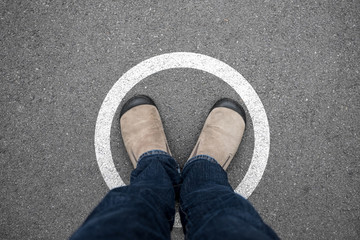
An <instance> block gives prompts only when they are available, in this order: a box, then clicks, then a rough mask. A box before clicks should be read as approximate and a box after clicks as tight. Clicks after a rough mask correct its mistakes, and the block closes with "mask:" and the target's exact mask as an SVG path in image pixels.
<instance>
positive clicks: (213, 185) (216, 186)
mask: <svg viewBox="0 0 360 240" xmlns="http://www.w3.org/2000/svg"><path fill="white" fill-rule="evenodd" d="M190 161H191V162H189V163H188V164H186V166H185V167H184V169H183V172H182V175H183V179H184V180H183V183H182V187H181V191H180V215H181V221H182V225H183V228H184V233H185V235H186V239H229V240H230V239H264V240H265V239H278V238H277V236H276V234H275V233H274V231H273V230H272V229H271V228H270V227H268V226H267V225H266V224H265V223H264V222H263V221H262V219H261V217H260V216H259V214H258V213H257V212H256V210H255V209H254V208H253V207H252V206H251V204H250V203H249V202H248V201H247V200H246V199H244V198H243V197H242V196H240V195H239V194H237V193H235V192H234V190H233V189H232V188H231V186H230V184H229V182H228V179H227V174H226V172H225V171H224V170H223V168H222V167H221V166H220V165H219V164H218V163H217V161H216V160H215V159H213V158H211V157H210V156H205V155H198V156H195V157H194V158H192V159H191V160H190Z"/></svg>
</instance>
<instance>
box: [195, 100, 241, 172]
mask: <svg viewBox="0 0 360 240" xmlns="http://www.w3.org/2000/svg"><path fill="white" fill-rule="evenodd" d="M245 121H246V118H245V111H244V109H243V108H242V107H241V106H240V105H239V104H238V103H237V102H235V101H233V100H231V99H227V98H224V99H221V100H219V101H217V102H216V103H215V105H214V106H213V107H212V109H211V111H210V113H209V115H208V117H207V119H206V121H205V124H204V127H203V129H202V130H201V133H200V136H199V139H198V141H197V143H196V145H195V147H194V149H193V151H192V153H191V155H190V157H189V159H191V158H192V157H194V156H197V155H208V156H210V157H212V158H214V159H215V160H216V161H217V162H218V163H219V164H220V165H221V166H222V167H223V169H225V170H226V168H227V167H228V166H229V164H230V162H231V160H232V159H233V157H234V155H235V153H236V152H237V150H238V148H239V145H240V142H241V139H242V136H243V134H244V130H245Z"/></svg>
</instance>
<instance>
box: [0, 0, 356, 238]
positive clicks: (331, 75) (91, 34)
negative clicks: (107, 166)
mask: <svg viewBox="0 0 360 240" xmlns="http://www.w3.org/2000/svg"><path fill="white" fill-rule="evenodd" d="M359 13H360V2H359V1H326V2H325V1H276V0H275V1H269V0H264V1H128V2H125V1H77V2H75V1H51V0H42V1H31V2H30V1H4V0H1V1H0V14H1V15H0V26H1V31H0V55H1V56H0V73H1V75H0V76H1V88H0V89H1V93H0V101H1V111H0V113H1V122H0V164H1V165H0V184H1V188H0V239H66V238H68V237H69V236H70V235H71V233H72V232H73V231H75V230H76V229H77V227H79V225H80V224H81V223H82V222H83V220H84V219H85V218H86V216H87V215H88V214H89V213H90V211H91V210H92V209H93V208H94V207H95V206H96V205H97V203H98V202H99V201H100V200H101V199H102V197H103V196H104V195H105V194H106V192H107V191H108V188H107V186H106V184H105V182H104V180H103V178H102V176H101V174H100V171H99V169H98V166H97V163H96V157H95V151H94V130H95V123H96V118H97V114H98V111H99V109H100V106H101V104H102V101H103V99H104V98H105V96H106V94H107V92H108V91H109V90H110V89H111V87H112V85H113V84H114V83H115V82H116V81H117V79H118V78H119V77H120V76H121V75H122V74H123V73H125V72H126V71H127V70H129V69H130V68H131V67H132V66H134V65H136V64H137V63H140V62H141V61H143V60H145V59H148V58H150V57H153V56H156V55H159V54H162V53H167V52H176V51H181V52H196V53H201V54H205V55H208V56H211V57H214V58H217V59H219V60H221V61H223V62H225V63H227V64H229V65H230V66H232V67H233V68H235V69H236V70H237V71H239V72H240V73H241V74H242V75H243V76H244V77H245V78H246V79H247V81H249V83H250V84H251V85H252V86H253V88H254V89H255V90H256V92H257V93H258V95H259V97H260V99H261V100H262V102H263V104H264V107H265V110H266V112H267V116H268V119H269V124H270V134H271V135H270V137H271V149H270V157H269V160H268V166H267V168H266V171H265V173H264V175H263V178H262V180H261V182H260V183H259V185H258V187H257V188H256V190H255V191H254V193H253V194H252V196H251V197H250V198H249V200H250V201H251V202H252V203H253V205H254V206H255V208H256V209H257V210H258V211H259V213H260V215H261V216H262V217H263V219H264V220H265V221H266V222H267V223H268V224H269V225H270V226H272V228H273V229H274V230H275V231H276V232H277V233H278V234H279V236H280V237H281V238H283V239H359V238H360V208H359V202H360V198H359V197H360V161H359V156H360V150H359V138H360V136H359V135H360V128H359V123H358V121H359V119H360V116H359V113H360V111H359V110H360V109H359V107H360V98H359V91H360V84H359V76H360V75H359V71H360V64H359V63H360V57H359V48H360V47H359V46H360V39H359V38H360V30H359V29H360V28H359V27H360V17H359V16H360V15H359ZM137 93H143V94H148V95H150V96H151V97H152V98H153V99H154V100H155V101H156V103H157V104H158V105H159V109H160V112H161V115H162V118H163V121H164V125H165V129H166V133H167V136H168V139H169V144H170V147H171V149H172V152H173V154H174V156H175V157H176V158H177V159H178V160H179V162H180V163H181V164H183V163H184V162H185V161H186V159H187V156H188V155H189V154H190V152H191V150H192V146H193V145H194V144H195V142H196V138H197V136H198V134H199V132H200V130H201V127H202V123H203V122H204V120H205V117H206V114H207V112H208V110H209V108H210V107H211V106H212V104H213V103H214V102H215V101H216V100H217V99H218V98H220V97H225V96H226V97H232V98H235V99H237V100H239V101H241V96H238V95H237V93H236V92H235V91H234V90H233V89H232V88H231V87H229V86H228V85H227V84H226V83H224V82H223V81H222V80H220V79H218V78H216V77H214V76H212V75H210V74H208V73H204V72H201V71H198V70H191V69H177V70H168V71H164V72H160V73H157V74H154V75H152V76H150V77H148V78H146V79H144V80H143V81H142V82H140V83H139V84H138V85H136V86H135V87H134V88H133V89H132V90H131V91H130V92H129V93H128V94H127V96H126V98H125V99H124V101H125V100H126V99H128V98H130V97H131V96H133V95H135V94H137ZM117 121H118V119H114V124H113V128H112V142H111V144H112V152H113V155H114V161H115V164H116V167H117V169H118V171H119V173H120V174H121V176H122V178H123V179H124V181H125V182H126V183H128V178H129V175H130V171H131V165H130V162H129V159H128V157H127V155H126V152H125V149H124V146H123V144H122V142H121V137H120V133H119V126H118V125H117ZM253 136H254V135H253V130H252V123H251V121H249V125H248V126H247V130H246V133H245V137H244V141H243V143H242V145H241V147H240V149H239V152H238V154H237V156H236V157H235V158H234V160H233V162H232V164H231V165H230V167H229V170H228V173H229V179H230V183H231V185H232V186H234V187H236V186H237V184H238V183H239V182H240V181H241V179H242V176H244V174H245V173H246V171H247V166H248V165H249V162H250V160H251V156H252V151H253V147H254V144H253V141H254V137H253ZM172 237H173V239H182V238H183V235H182V233H181V229H174V231H173V233H172Z"/></svg>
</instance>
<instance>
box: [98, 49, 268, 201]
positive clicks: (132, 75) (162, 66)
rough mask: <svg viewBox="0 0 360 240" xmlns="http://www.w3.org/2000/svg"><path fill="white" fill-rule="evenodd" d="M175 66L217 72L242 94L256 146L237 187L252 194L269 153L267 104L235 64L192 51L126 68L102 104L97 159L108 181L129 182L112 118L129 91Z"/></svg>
mask: <svg viewBox="0 0 360 240" xmlns="http://www.w3.org/2000/svg"><path fill="white" fill-rule="evenodd" d="M173 68H193V69H198V70H202V71H205V72H208V73H210V74H213V75H215V76H217V77H218V78H220V79H222V80H223V81H224V82H226V83H228V84H229V85H230V86H231V87H232V88H233V89H234V90H235V91H236V92H237V94H239V95H240V96H241V98H242V100H243V102H244V104H245V105H246V107H247V109H248V112H249V114H250V117H251V119H252V122H253V129H254V150H253V156H252V159H251V163H250V166H249V168H248V171H247V172H246V174H245V176H244V178H243V179H242V181H241V182H240V184H239V185H238V186H237V187H236V189H235V190H234V191H235V192H236V193H238V194H240V195H242V196H243V197H244V198H248V197H249V196H250V195H251V194H252V192H253V191H254V190H255V188H256V187H257V185H258V183H259V182H260V180H261V178H262V175H263V173H264V171H265V168H266V165H267V160H268V157H269V151H270V130H269V123H268V119H267V115H266V112H265V109H264V106H263V104H262V102H261V100H260V98H259V96H258V95H257V94H256V92H255V90H254V89H253V88H252V86H251V85H250V83H248V82H247V81H246V79H245V78H244V77H243V76H242V75H241V74H240V73H239V72H237V71H236V70H235V69H234V68H232V67H230V66H229V65H228V64H226V63H224V62H222V61H220V60H218V59H216V58H212V57H210V56H206V55H203V54H199V53H192V52H173V53H166V54H161V55H157V56H154V57H151V58H149V59H146V60H144V61H142V62H140V63H138V64H137V65H135V66H134V67H132V68H131V69H129V70H128V71H127V72H125V73H124V74H123V75H122V76H121V77H120V78H119V79H118V80H117V81H116V82H115V84H114V85H113V86H112V88H111V89H110V91H109V92H108V94H107V95H106V97H105V99H104V101H103V103H102V105H101V107H100V110H99V113H98V117H97V120H96V126H95V136H94V138H95V139H94V146H95V154H96V159H97V163H98V166H99V169H100V172H101V174H102V176H103V178H104V181H105V182H106V184H107V186H108V187H109V189H113V188H116V187H120V186H125V183H124V182H123V180H122V179H121V177H120V175H119V173H118V172H117V170H116V168H115V165H114V162H113V158H112V154H111V147H110V135H111V125H112V121H113V119H114V117H115V113H116V110H117V108H118V106H119V105H120V103H121V101H122V99H123V98H124V96H125V94H126V93H127V92H128V91H130V90H131V88H132V87H134V86H135V85H136V84H137V83H138V82H140V81H141V80H143V79H144V78H146V77H148V76H150V75H152V74H154V73H157V72H159V71H163V70H167V69H173Z"/></svg>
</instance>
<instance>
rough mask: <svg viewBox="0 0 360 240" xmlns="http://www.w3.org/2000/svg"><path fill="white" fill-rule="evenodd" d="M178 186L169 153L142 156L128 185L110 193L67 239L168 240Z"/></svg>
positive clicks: (152, 152)
mask: <svg viewBox="0 0 360 240" xmlns="http://www.w3.org/2000/svg"><path fill="white" fill-rule="evenodd" d="M179 183H180V175H179V172H178V165H177V163H176V162H175V160H174V159H173V158H172V157H171V156H170V155H169V154H167V153H166V152H163V151H159V150H155V151H149V152H147V153H145V154H143V155H142V157H140V159H139V161H138V165H137V168H136V169H135V170H134V171H133V172H132V173H131V181H130V185H129V186H125V187H119V188H116V189H113V190H111V191H110V192H109V193H108V194H107V195H106V196H105V198H104V199H103V200H102V201H101V202H100V204H99V205H98V206H97V207H96V208H95V209H94V210H93V212H92V213H91V214H90V215H89V217H88V218H87V219H86V221H85V222H84V223H83V225H82V226H81V227H80V228H79V229H78V230H77V231H76V232H75V233H74V234H73V236H72V237H71V238H70V239H71V240H73V239H109V240H110V239H111V240H112V239H170V231H171V229H172V226H173V223H174V215H175V191H174V187H175V188H176V186H177V185H178V184H179Z"/></svg>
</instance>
